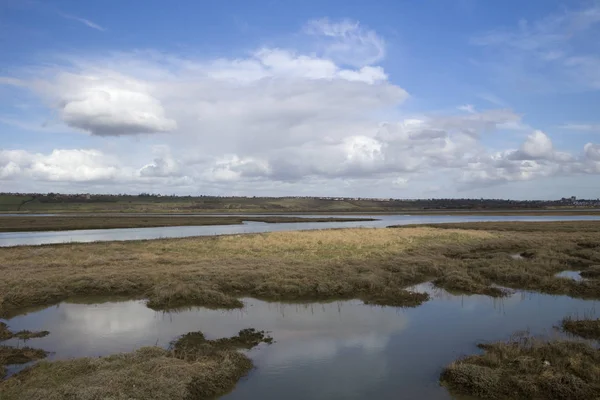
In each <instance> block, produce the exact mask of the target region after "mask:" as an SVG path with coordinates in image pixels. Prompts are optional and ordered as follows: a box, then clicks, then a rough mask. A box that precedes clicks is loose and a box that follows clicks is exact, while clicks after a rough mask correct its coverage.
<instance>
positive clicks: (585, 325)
mask: <svg viewBox="0 0 600 400" xmlns="http://www.w3.org/2000/svg"><path fill="white" fill-rule="evenodd" d="M561 326H562V328H563V329H564V330H565V331H566V332H569V333H571V334H573V335H577V336H580V337H582V338H585V339H596V340H600V319H574V318H572V317H567V318H565V319H563V320H562V322H561Z"/></svg>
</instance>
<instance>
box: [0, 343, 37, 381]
mask: <svg viewBox="0 0 600 400" xmlns="http://www.w3.org/2000/svg"><path fill="white" fill-rule="evenodd" d="M47 355H48V353H46V352H45V351H44V350H40V349H32V348H31V347H10V346H0V379H2V378H4V376H5V375H6V366H7V365H14V364H25V363H28V362H30V361H34V360H39V359H41V358H44V357H46V356H47Z"/></svg>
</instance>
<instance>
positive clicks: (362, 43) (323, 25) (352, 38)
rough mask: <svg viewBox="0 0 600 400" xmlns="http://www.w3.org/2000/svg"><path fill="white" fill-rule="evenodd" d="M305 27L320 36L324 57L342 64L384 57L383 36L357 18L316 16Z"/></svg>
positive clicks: (358, 63)
mask: <svg viewBox="0 0 600 400" xmlns="http://www.w3.org/2000/svg"><path fill="white" fill-rule="evenodd" d="M304 31H305V32H306V33H308V34H311V35H315V36H318V37H321V38H322V49H323V53H324V55H325V57H327V58H331V59H332V60H335V61H336V62H338V63H341V64H347V65H352V66H357V67H362V66H365V65H372V64H375V63H377V62H379V61H381V60H382V59H383V58H384V57H385V51H386V49H385V41H384V40H383V38H381V37H380V36H379V35H377V33H376V32H375V31H373V30H368V29H365V28H364V27H363V26H361V25H360V23H359V22H357V21H351V20H341V21H330V20H329V19H327V18H322V19H315V20H312V21H309V22H308V23H307V24H306V26H305V28H304Z"/></svg>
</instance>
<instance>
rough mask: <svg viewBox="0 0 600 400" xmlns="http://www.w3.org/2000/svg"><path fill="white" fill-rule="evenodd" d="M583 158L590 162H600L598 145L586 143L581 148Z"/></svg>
mask: <svg viewBox="0 0 600 400" xmlns="http://www.w3.org/2000/svg"><path fill="white" fill-rule="evenodd" d="M583 150H584V152H585V156H586V157H587V159H589V160H592V161H600V144H594V143H586V145H585V146H583Z"/></svg>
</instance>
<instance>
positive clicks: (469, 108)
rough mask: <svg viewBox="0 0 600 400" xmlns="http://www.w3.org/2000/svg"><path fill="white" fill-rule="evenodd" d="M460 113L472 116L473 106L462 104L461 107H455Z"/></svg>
mask: <svg viewBox="0 0 600 400" xmlns="http://www.w3.org/2000/svg"><path fill="white" fill-rule="evenodd" d="M456 108H457V109H459V110H460V111H464V112H468V113H471V114H473V113H474V112H475V106H473V104H463V105H462V106H458V107H456Z"/></svg>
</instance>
